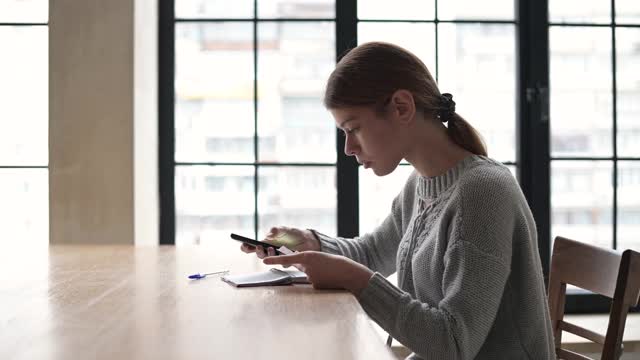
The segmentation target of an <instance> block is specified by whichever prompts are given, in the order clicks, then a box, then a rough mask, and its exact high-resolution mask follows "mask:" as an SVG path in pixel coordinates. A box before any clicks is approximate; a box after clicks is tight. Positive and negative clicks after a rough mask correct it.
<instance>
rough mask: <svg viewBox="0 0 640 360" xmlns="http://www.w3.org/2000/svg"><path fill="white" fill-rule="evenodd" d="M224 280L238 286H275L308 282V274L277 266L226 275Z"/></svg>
mask: <svg viewBox="0 0 640 360" xmlns="http://www.w3.org/2000/svg"><path fill="white" fill-rule="evenodd" d="M221 279H222V281H225V282H227V283H228V284H230V285H233V286H236V287H247V286H273V285H289V284H308V283H309V280H308V279H307V274H305V273H303V272H302V271H298V270H280V269H276V268H272V269H269V270H268V271H263V272H258V273H251V274H241V275H225V276H223V277H222V278H221Z"/></svg>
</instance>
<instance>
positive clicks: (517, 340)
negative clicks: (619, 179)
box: [242, 43, 555, 360]
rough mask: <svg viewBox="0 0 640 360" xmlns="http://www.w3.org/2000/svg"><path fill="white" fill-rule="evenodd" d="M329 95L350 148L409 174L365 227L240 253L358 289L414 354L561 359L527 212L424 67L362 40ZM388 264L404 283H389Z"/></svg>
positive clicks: (292, 234)
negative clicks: (370, 227) (287, 247)
mask: <svg viewBox="0 0 640 360" xmlns="http://www.w3.org/2000/svg"><path fill="white" fill-rule="evenodd" d="M324 104H325V106H326V107H327V108H328V109H329V111H330V112H331V113H332V115H333V117H334V119H335V122H336V125H337V126H338V128H340V129H342V130H343V131H344V134H345V136H346V139H345V142H346V143H345V149H344V151H345V153H346V154H347V155H350V156H355V157H356V159H357V160H358V162H359V163H361V164H363V165H364V167H365V168H371V169H372V170H373V172H374V173H375V174H376V175H378V176H384V175H387V174H389V173H391V172H392V171H393V170H394V169H395V168H396V167H397V166H398V164H399V162H400V161H401V160H402V159H406V160H407V161H408V162H409V163H410V164H411V165H412V166H413V167H414V168H415V171H414V172H413V173H412V175H411V176H410V177H409V179H408V180H407V182H406V184H405V186H404V188H403V189H402V191H400V193H399V194H398V196H397V197H396V198H395V200H394V201H393V204H392V207H391V213H390V214H389V215H388V217H387V218H386V219H385V220H384V222H383V223H382V224H381V225H380V226H379V227H378V228H377V229H375V230H374V231H373V232H371V233H368V234H365V235H363V236H361V237H358V238H355V239H344V238H333V237H329V236H326V235H324V234H321V233H319V232H316V231H314V230H300V229H292V228H286V227H278V228H273V229H272V230H271V233H270V234H269V235H268V236H267V238H266V239H265V241H271V242H277V236H278V234H282V233H286V234H287V235H288V237H289V238H290V239H294V241H295V243H297V246H294V250H297V251H298V253H296V254H292V255H287V256H271V255H274V253H273V251H272V249H269V252H265V251H264V249H262V248H258V249H255V248H250V247H248V246H244V245H243V247H242V250H243V251H245V252H253V251H256V252H257V255H258V256H259V257H260V258H264V260H263V261H264V263H266V264H281V265H284V266H289V265H295V266H297V267H299V268H300V269H302V270H303V271H305V272H306V273H307V275H308V277H309V280H310V281H311V282H312V283H313V285H314V287H316V288H343V289H347V290H349V291H351V292H352V293H353V294H354V295H355V296H356V297H357V299H358V301H359V302H360V304H361V305H362V307H363V308H364V309H365V311H366V312H367V313H368V314H369V315H370V316H371V318H372V319H373V320H375V321H376V322H377V323H378V324H379V325H380V326H381V327H382V328H383V329H385V330H386V331H388V332H389V334H390V335H391V336H393V337H394V338H396V339H397V340H399V341H400V342H401V343H403V344H404V345H406V346H407V347H408V348H409V349H411V350H412V351H413V352H414V354H412V355H411V356H410V358H411V359H421V358H424V359H536V360H538V359H551V358H555V356H554V345H553V335H552V331H551V322H550V319H549V310H548V307H547V300H546V295H545V288H544V281H543V276H542V267H541V263H540V258H539V255H538V244H537V238H536V226H535V223H534V219H533V217H532V215H531V211H530V209H529V207H528V205H527V202H526V200H525V198H524V196H523V194H522V191H521V190H520V187H519V186H518V183H517V182H516V180H515V179H514V178H513V176H512V175H511V173H510V172H509V170H508V169H507V168H506V167H505V166H503V165H502V164H501V163H499V162H496V161H494V160H491V159H489V158H488V157H486V155H487V151H486V149H485V146H484V144H483V143H482V141H481V139H480V137H479V135H478V133H477V132H476V131H475V130H474V128H473V127H471V125H469V123H467V122H466V121H465V120H464V119H463V118H462V117H461V116H460V115H459V114H457V113H456V111H455V102H454V101H453V97H452V95H451V94H446V93H445V94H441V93H440V91H439V90H438V87H437V85H436V82H435V81H434V80H433V77H432V76H431V74H430V73H429V71H428V70H427V68H426V67H425V65H424V64H423V63H422V62H421V61H420V60H419V59H418V58H417V57H416V56H415V55H413V54H411V53H410V52H408V51H406V50H404V49H402V48H400V47H398V46H395V45H392V44H387V43H366V44H363V45H360V46H358V47H356V48H354V49H353V50H351V51H350V52H349V53H348V54H347V55H345V56H344V57H343V58H342V59H341V60H340V62H339V63H338V64H337V66H336V68H335V70H334V71H333V73H332V74H331V76H330V77H329V80H328V83H327V88H326V92H325V97H324ZM394 272H397V273H398V284H399V287H396V286H394V285H393V284H391V283H390V282H388V281H387V280H386V279H385V277H386V276H389V275H390V274H393V273H394Z"/></svg>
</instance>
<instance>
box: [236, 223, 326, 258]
mask: <svg viewBox="0 0 640 360" xmlns="http://www.w3.org/2000/svg"><path fill="white" fill-rule="evenodd" d="M262 241H264V242H266V243H269V244H272V245H275V246H277V247H280V246H283V245H284V246H286V247H287V248H288V249H290V250H293V251H309V250H312V251H320V242H319V241H318V240H317V239H316V237H315V236H314V235H313V233H312V232H311V231H309V230H301V229H296V228H290V227H285V226H278V227H273V228H271V230H270V231H269V233H268V234H267V236H266V237H265V238H264V240H262ZM240 250H242V251H244V252H245V253H253V252H255V253H256V255H257V256H258V257H259V258H260V259H263V258H265V257H267V256H275V255H276V253H275V250H273V249H272V248H269V249H267V250H266V251H265V249H264V248H263V247H262V246H256V247H254V246H251V245H247V244H242V246H241V247H240Z"/></svg>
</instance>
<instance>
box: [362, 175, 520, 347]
mask: <svg viewBox="0 0 640 360" xmlns="http://www.w3.org/2000/svg"><path fill="white" fill-rule="evenodd" d="M489 175H490V176H485V174H484V173H481V172H478V173H474V174H473V175H472V176H473V177H472V178H466V179H464V180H463V181H462V183H461V184H459V188H458V190H457V195H456V196H455V197H454V201H453V202H452V204H451V206H449V207H448V209H447V210H446V211H448V212H449V216H448V219H449V220H448V221H449V223H448V224H447V226H444V227H443V229H445V230H444V231H442V234H439V235H438V237H439V239H438V240H437V241H439V242H441V243H443V244H446V250H445V251H444V259H443V265H444V269H443V273H442V274H443V276H442V280H441V289H437V290H433V289H426V290H425V291H441V294H442V300H440V301H439V302H437V303H433V304H429V303H426V302H421V301H418V300H416V299H415V298H414V297H412V296H411V295H410V294H409V293H407V292H405V291H403V290H401V289H398V288H397V287H395V286H394V285H392V284H391V283H389V282H388V281H387V280H386V279H385V278H384V276H383V275H380V274H375V275H374V276H373V277H372V278H371V279H370V281H369V284H368V286H367V287H366V288H365V289H364V290H363V291H362V293H360V295H359V296H358V300H359V301H360V303H361V305H362V306H363V308H364V309H365V311H366V312H367V313H368V314H369V315H370V316H371V317H372V319H374V320H375V321H376V322H377V323H378V324H380V325H381V327H382V328H384V329H385V330H387V331H388V332H389V333H390V334H391V335H392V336H393V337H394V338H396V339H398V340H399V341H400V342H402V343H403V344H404V345H406V346H407V347H409V348H410V349H411V350H413V351H414V352H415V353H416V354H418V355H419V356H421V357H423V358H425V359H473V358H475V356H476V355H477V354H478V352H479V351H480V349H481V347H482V345H483V344H484V342H485V339H486V338H487V336H488V334H489V332H490V330H491V329H492V326H493V323H494V319H495V318H496V313H497V311H498V309H499V307H500V303H501V300H502V297H503V292H504V289H505V284H506V282H507V279H508V277H509V275H510V266H511V251H512V249H511V247H512V245H511V244H512V236H513V228H514V223H515V221H514V218H515V216H516V215H514V214H515V213H516V211H515V207H516V206H517V205H516V204H515V202H516V200H514V199H515V198H516V197H515V196H514V195H513V193H512V192H513V190H512V188H513V187H514V186H517V184H516V183H515V180H513V179H512V178H511V175H510V174H508V173H504V172H500V173H499V176H497V177H496V176H495V175H496V172H491V173H490V174H489ZM429 255H430V254H424V253H421V256H429ZM414 256H416V255H414ZM414 263H420V262H416V260H415V257H414ZM413 271H414V272H420V271H429V270H428V269H420V268H416V267H414V268H413ZM415 286H416V287H420V286H426V285H425V284H420V283H415ZM420 290H424V289H420Z"/></svg>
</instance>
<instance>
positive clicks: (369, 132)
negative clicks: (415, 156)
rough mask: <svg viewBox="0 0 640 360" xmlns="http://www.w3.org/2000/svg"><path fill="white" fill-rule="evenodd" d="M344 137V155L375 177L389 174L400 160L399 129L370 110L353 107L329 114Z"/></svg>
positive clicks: (387, 117) (332, 111)
mask: <svg viewBox="0 0 640 360" xmlns="http://www.w3.org/2000/svg"><path fill="white" fill-rule="evenodd" d="M330 111H331V114H332V115H333V118H334V120H335V122H336V126H337V127H338V128H339V129H341V130H342V131H343V134H344V136H345V146H344V153H345V154H347V156H355V157H356V160H357V161H358V163H360V164H363V165H364V168H365V169H368V168H371V169H372V170H373V172H374V173H375V174H376V175H378V176H384V175H387V174H390V173H391V172H392V171H393V170H395V168H396V167H397V166H398V164H399V163H400V161H401V160H402V158H403V154H402V147H401V144H402V137H401V131H400V128H399V127H398V126H397V124H396V122H395V121H393V119H392V118H390V117H392V115H391V116H382V115H379V114H377V113H376V112H375V110H374V109H373V107H368V106H353V107H345V108H340V109H332V110H330Z"/></svg>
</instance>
